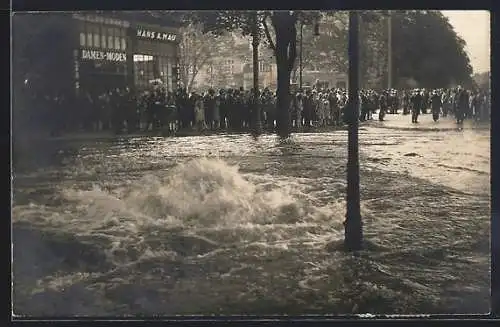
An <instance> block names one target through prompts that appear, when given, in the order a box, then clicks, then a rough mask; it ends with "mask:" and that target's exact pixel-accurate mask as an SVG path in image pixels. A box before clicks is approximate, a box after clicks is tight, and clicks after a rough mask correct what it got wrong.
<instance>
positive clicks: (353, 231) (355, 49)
mask: <svg viewBox="0 0 500 327" xmlns="http://www.w3.org/2000/svg"><path fill="white" fill-rule="evenodd" d="M349 116H350V117H349V126H348V142H347V143H348V155H347V214H346V220H345V222H344V227H345V239H344V245H345V248H346V250H348V251H359V250H361V249H362V246H363V224H362V221H361V210H360V194H359V151H358V124H359V14H358V12H356V11H350V12H349Z"/></svg>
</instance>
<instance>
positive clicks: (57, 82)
mask: <svg viewBox="0 0 500 327" xmlns="http://www.w3.org/2000/svg"><path fill="white" fill-rule="evenodd" d="M23 16H24V17H23ZM15 17H16V19H15V20H13V29H14V30H15V29H16V28H17V29H22V28H23V26H29V25H24V24H30V22H33V21H36V22H38V23H37V24H38V26H40V28H41V29H43V32H42V33H41V36H40V37H39V39H42V38H43V40H44V42H43V43H42V42H41V41H40V40H35V42H37V41H38V43H37V46H36V47H35V48H34V49H35V50H30V52H29V53H27V52H23V51H25V50H23V48H22V47H21V46H19V47H16V48H14V49H13V55H14V56H15V55H17V53H18V52H16V51H19V53H23V55H24V56H26V57H27V58H28V60H30V61H33V62H34V61H36V62H40V64H39V66H45V68H46V69H45V70H42V69H40V73H37V72H34V73H33V75H35V74H38V77H37V78H38V81H36V83H37V87H40V88H43V89H44V92H48V93H53V92H62V93H65V94H68V95H71V94H77V93H81V92H89V93H90V94H93V95H99V94H102V93H104V92H107V91H109V90H112V89H116V88H125V87H129V88H131V89H141V88H144V87H147V86H148V85H149V84H150V82H151V81H155V80H161V81H162V83H163V84H164V85H165V86H167V88H168V89H169V90H173V89H175V88H176V85H177V80H178V77H177V66H178V53H179V51H178V45H179V33H178V29H177V27H173V26H163V25H160V24H164V23H165V22H164V21H160V23H159V22H158V21H154V20H148V18H147V17H142V16H140V15H136V14H134V15H132V14H127V13H116V12H107V13H97V12H95V13H76V12H75V13H39V14H33V13H27V14H19V15H15ZM30 17H31V18H30ZM33 17H34V18H33ZM155 22H156V23H155ZM14 41H15V40H14ZM25 48H29V49H32V48H33V46H31V48H30V44H27V46H26V47H25ZM14 69H17V67H14Z"/></svg>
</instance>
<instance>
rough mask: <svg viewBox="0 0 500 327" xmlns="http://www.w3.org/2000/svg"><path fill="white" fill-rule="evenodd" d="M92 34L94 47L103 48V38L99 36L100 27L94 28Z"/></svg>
mask: <svg viewBox="0 0 500 327" xmlns="http://www.w3.org/2000/svg"><path fill="white" fill-rule="evenodd" d="M92 32H93V33H94V47H96V48H100V47H101V38H100V35H99V26H93V28H92Z"/></svg>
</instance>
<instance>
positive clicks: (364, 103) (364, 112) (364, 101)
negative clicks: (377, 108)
mask: <svg viewBox="0 0 500 327" xmlns="http://www.w3.org/2000/svg"><path fill="white" fill-rule="evenodd" d="M359 105H360V106H361V116H360V117H359V120H360V121H366V120H367V119H368V111H369V110H370V105H369V104H368V98H367V96H366V94H365V92H361V103H360V104H359Z"/></svg>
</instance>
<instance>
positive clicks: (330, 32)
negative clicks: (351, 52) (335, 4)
mask: <svg viewBox="0 0 500 327" xmlns="http://www.w3.org/2000/svg"><path fill="white" fill-rule="evenodd" d="M320 19H321V21H320V25H319V35H318V36H316V35H314V31H313V26H312V25H306V26H304V29H303V33H302V34H303V41H302V50H303V55H302V62H303V66H304V67H307V68H309V69H312V70H321V71H328V72H334V71H341V72H346V71H347V69H348V66H349V60H348V53H347V41H348V38H347V28H348V26H347V25H348V15H347V12H346V11H328V12H321V13H320Z"/></svg>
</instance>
